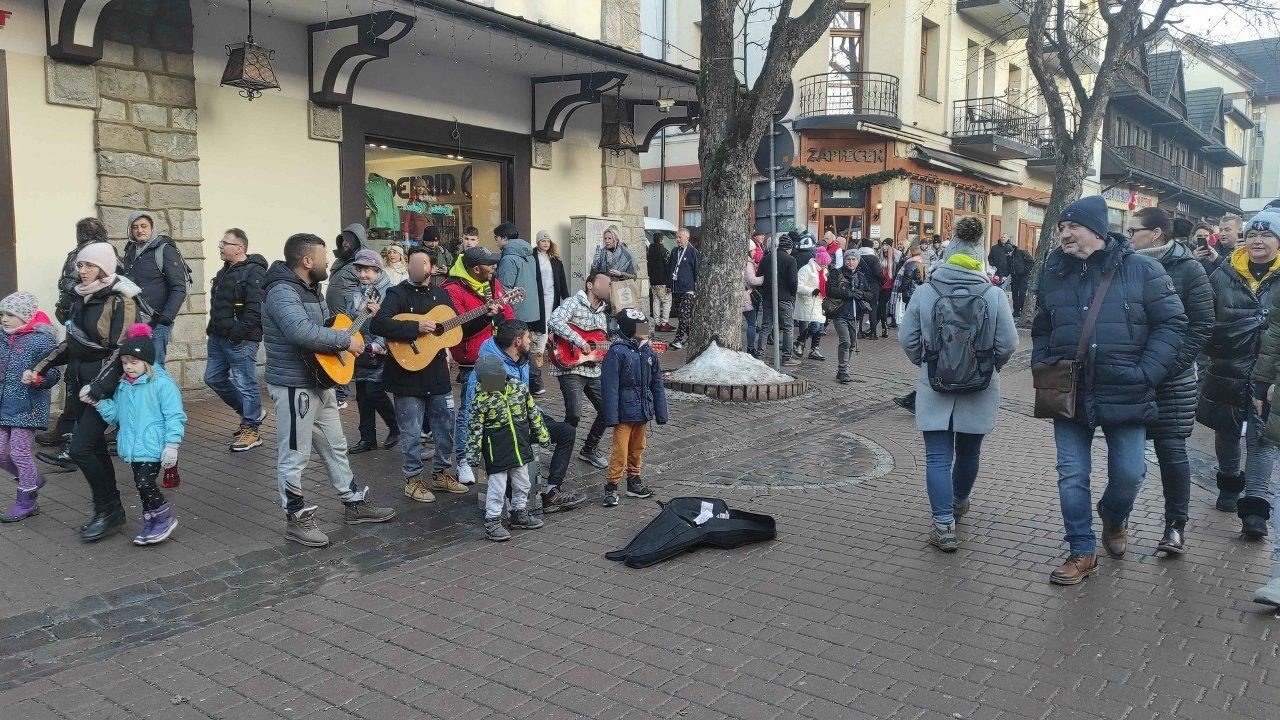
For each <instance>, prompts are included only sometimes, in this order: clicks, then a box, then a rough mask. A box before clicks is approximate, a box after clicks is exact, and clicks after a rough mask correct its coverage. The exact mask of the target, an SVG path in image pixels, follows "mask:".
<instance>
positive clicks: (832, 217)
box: [822, 209, 866, 238]
mask: <svg viewBox="0 0 1280 720" xmlns="http://www.w3.org/2000/svg"><path fill="white" fill-rule="evenodd" d="M863 215H864V214H863V212H862V211H861V210H857V211H850V210H827V209H824V210H823V211H822V232H824V233H825V232H826V231H828V230H830V231H831V232H834V233H835V234H837V235H845V234H849V233H852V237H856V238H860V237H864V236H865V235H864V233H865V232H866V229H865V228H866V224H865V218H864V216H863Z"/></svg>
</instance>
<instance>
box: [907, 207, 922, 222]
mask: <svg viewBox="0 0 1280 720" xmlns="http://www.w3.org/2000/svg"><path fill="white" fill-rule="evenodd" d="M907 220H908V221H909V222H913V223H919V222H920V210H919V208H908V209H907Z"/></svg>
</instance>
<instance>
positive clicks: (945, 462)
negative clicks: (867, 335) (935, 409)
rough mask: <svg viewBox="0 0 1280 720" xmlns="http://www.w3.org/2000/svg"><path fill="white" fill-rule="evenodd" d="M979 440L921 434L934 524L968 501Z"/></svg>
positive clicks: (951, 519) (975, 473)
mask: <svg viewBox="0 0 1280 720" xmlns="http://www.w3.org/2000/svg"><path fill="white" fill-rule="evenodd" d="M855 327H856V326H855ZM982 438H983V436H982V435H974V434H971V433H962V432H952V431H951V430H927V431H925V433H924V483H925V489H926V490H928V491H929V510H930V512H932V513H933V521H934V522H935V523H937V524H939V525H950V524H951V523H952V522H954V521H955V515H954V514H953V511H954V509H955V504H956V503H957V502H960V501H963V500H966V499H968V497H969V493H971V492H973V483H974V482H975V481H976V480H977V479H978V456H979V453H980V451H981V450H982Z"/></svg>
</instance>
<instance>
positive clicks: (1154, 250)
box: [1138, 240, 1177, 260]
mask: <svg viewBox="0 0 1280 720" xmlns="http://www.w3.org/2000/svg"><path fill="white" fill-rule="evenodd" d="M1175 242H1177V241H1176V240H1170V241H1169V242H1167V243H1165V244H1163V245H1156V246H1155V247H1149V248H1143V249H1142V250H1139V251H1138V254H1139V255H1146V256H1147V257H1149V258H1155V259H1156V260H1159V259H1160V258H1162V257H1164V254H1165V253H1167V252H1169V251H1170V250H1172V249H1173V244H1174V243H1175Z"/></svg>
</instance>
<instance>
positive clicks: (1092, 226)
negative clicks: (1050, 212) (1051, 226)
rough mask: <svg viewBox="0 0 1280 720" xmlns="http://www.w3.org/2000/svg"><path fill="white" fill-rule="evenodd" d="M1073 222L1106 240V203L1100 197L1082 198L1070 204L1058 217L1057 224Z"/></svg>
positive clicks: (1107, 224)
mask: <svg viewBox="0 0 1280 720" xmlns="http://www.w3.org/2000/svg"><path fill="white" fill-rule="evenodd" d="M1064 222H1073V223H1076V224H1077V225H1083V226H1084V227H1086V228H1089V231H1090V232H1092V233H1093V234H1094V235H1097V236H1098V237H1100V238H1106V237H1107V232H1108V228H1109V227H1110V225H1109V223H1108V222H1107V201H1106V200H1103V199H1102V196H1101V195H1090V196H1088V197H1082V198H1080V199H1079V200H1077V201H1075V202H1073V203H1071V204H1070V205H1068V206H1067V207H1066V209H1064V210H1063V211H1062V214H1061V215H1059V216H1058V224H1059V225H1061V224H1062V223H1064Z"/></svg>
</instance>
